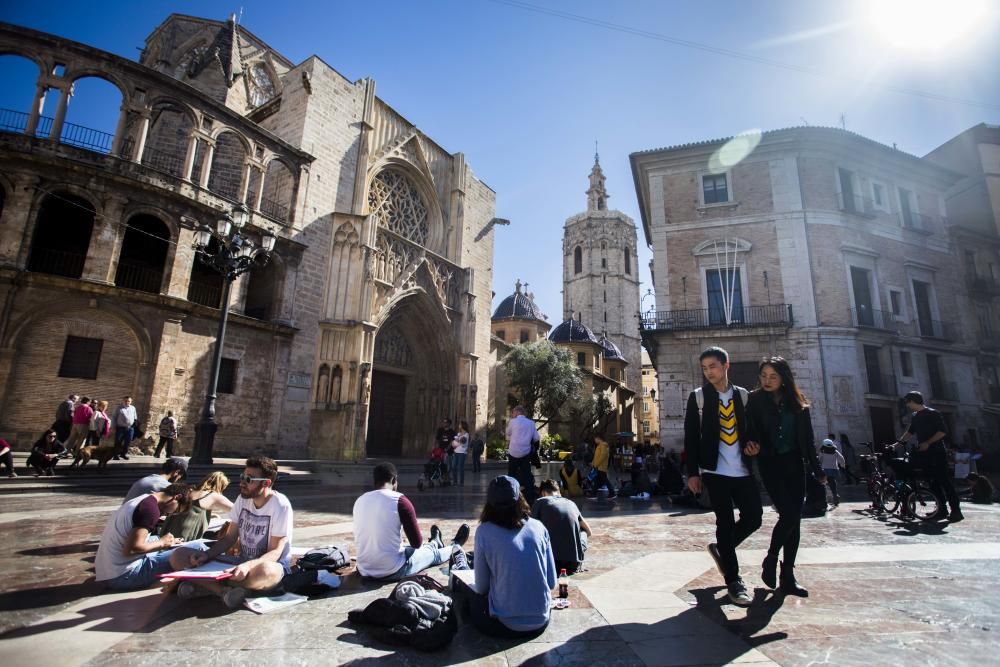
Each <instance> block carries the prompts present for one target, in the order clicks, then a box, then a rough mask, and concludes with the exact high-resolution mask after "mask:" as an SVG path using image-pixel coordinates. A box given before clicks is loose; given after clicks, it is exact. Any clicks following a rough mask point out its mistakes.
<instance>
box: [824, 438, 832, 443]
mask: <svg viewBox="0 0 1000 667" xmlns="http://www.w3.org/2000/svg"><path fill="white" fill-rule="evenodd" d="M823 444H824V445H832V444H833V440H831V439H830V438H823Z"/></svg>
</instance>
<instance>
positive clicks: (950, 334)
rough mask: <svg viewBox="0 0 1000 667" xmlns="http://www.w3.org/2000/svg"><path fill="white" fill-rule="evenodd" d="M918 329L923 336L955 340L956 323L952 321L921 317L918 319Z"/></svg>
mask: <svg viewBox="0 0 1000 667" xmlns="http://www.w3.org/2000/svg"><path fill="white" fill-rule="evenodd" d="M917 331H918V332H919V333H920V337H921V338H937V339H938V340H955V325H954V324H953V323H951V322H941V321H939V320H931V319H924V318H920V319H918V320H917Z"/></svg>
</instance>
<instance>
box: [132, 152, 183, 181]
mask: <svg viewBox="0 0 1000 667" xmlns="http://www.w3.org/2000/svg"><path fill="white" fill-rule="evenodd" d="M142 164H143V166H146V167H149V168H150V169H155V170H157V171H162V172H166V173H168V174H170V175H171V176H177V177H180V176H183V175H184V156H183V155H177V154H176V153H168V152H167V151H161V150H157V149H155V148H151V147H149V146H146V148H145V149H144V150H143V151H142Z"/></svg>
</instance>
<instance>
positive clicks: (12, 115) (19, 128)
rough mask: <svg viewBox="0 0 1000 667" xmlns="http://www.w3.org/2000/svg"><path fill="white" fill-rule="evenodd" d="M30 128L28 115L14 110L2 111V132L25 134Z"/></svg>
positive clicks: (0, 110)
mask: <svg viewBox="0 0 1000 667" xmlns="http://www.w3.org/2000/svg"><path fill="white" fill-rule="evenodd" d="M27 127H28V114H26V113H24V112H22V111H14V110H13V109H0V132H14V133H18V134H23V133H24V130H25V129H26V128H27Z"/></svg>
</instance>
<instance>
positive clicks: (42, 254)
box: [28, 246, 87, 278]
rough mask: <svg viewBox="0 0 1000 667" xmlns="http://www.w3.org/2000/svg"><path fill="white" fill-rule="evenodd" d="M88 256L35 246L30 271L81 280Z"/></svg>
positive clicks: (30, 261)
mask: <svg viewBox="0 0 1000 667" xmlns="http://www.w3.org/2000/svg"><path fill="white" fill-rule="evenodd" d="M86 261H87V255H86V254H84V253H79V252H66V251H64V250H55V249H53V248H45V247H39V246H35V247H33V248H32V249H31V257H29V258H28V270H29V271H34V272H35V273H48V274H50V275H53V276H65V277H66V278H79V277H80V276H82V275H83V265H84V263H85V262H86Z"/></svg>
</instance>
